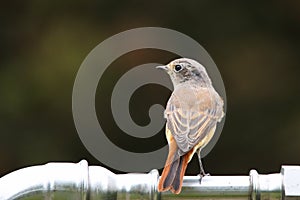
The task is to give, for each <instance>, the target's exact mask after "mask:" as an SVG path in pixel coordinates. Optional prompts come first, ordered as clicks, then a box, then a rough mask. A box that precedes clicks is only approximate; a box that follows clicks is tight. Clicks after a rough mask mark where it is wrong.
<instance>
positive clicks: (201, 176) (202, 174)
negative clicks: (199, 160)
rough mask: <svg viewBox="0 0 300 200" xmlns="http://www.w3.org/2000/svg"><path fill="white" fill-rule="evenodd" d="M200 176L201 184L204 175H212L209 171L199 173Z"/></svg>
mask: <svg viewBox="0 0 300 200" xmlns="http://www.w3.org/2000/svg"><path fill="white" fill-rule="evenodd" d="M198 176H200V179H199V182H200V184H201V182H202V178H203V177H204V176H210V174H209V173H200V174H198Z"/></svg>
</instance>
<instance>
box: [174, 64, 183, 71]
mask: <svg viewBox="0 0 300 200" xmlns="http://www.w3.org/2000/svg"><path fill="white" fill-rule="evenodd" d="M174 70H175V72H179V71H180V70H182V66H181V65H175V67H174Z"/></svg>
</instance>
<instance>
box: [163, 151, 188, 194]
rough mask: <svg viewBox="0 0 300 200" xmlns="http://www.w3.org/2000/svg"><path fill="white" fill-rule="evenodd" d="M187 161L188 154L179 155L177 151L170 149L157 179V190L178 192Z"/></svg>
mask: <svg viewBox="0 0 300 200" xmlns="http://www.w3.org/2000/svg"><path fill="white" fill-rule="evenodd" d="M188 162H189V155H188V154H186V155H183V156H179V155H178V151H175V152H174V151H173V152H172V151H170V152H169V155H168V159H167V161H166V165H165V168H164V170H163V172H162V174H161V177H160V179H159V183H158V191H160V192H164V191H167V190H171V191H172V192H173V193H175V194H179V193H180V191H181V187H182V181H183V176H184V173H185V170H186V167H187V164H188Z"/></svg>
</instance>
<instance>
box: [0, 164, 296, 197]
mask: <svg viewBox="0 0 300 200" xmlns="http://www.w3.org/2000/svg"><path fill="white" fill-rule="evenodd" d="M158 179H159V174H158V171H157V170H152V171H151V172H150V173H148V174H119V175H116V174H114V173H112V172H110V171H109V170H107V169H105V168H103V167H99V166H88V164H87V162H86V161H84V160H83V161H81V162H79V163H78V164H74V163H48V164H46V165H40V166H33V167H27V168H24V169H20V170H17V171H15V172H12V173H10V174H8V175H6V176H4V177H2V178H0V200H16V199H18V200H25V199H26V200H28V199H45V200H55V199H57V200H58V199H70V200H71V199H72V200H73V199H74V200H96V199H112V200H113V199H118V200H121V199H126V200H129V199H150V200H159V199H163V200H165V199H209V200H212V199H221V200H223V199H235V200H249V199H250V200H267V199H269V200H294V199H295V200H297V199H300V166H282V168H281V172H280V173H277V174H268V175H259V174H258V173H257V172H256V171H255V170H251V171H250V176H206V177H204V178H203V179H202V180H201V184H200V181H199V176H185V177H184V180H183V187H182V191H181V193H180V194H179V195H175V194H172V193H170V192H164V193H158V192H157V182H158Z"/></svg>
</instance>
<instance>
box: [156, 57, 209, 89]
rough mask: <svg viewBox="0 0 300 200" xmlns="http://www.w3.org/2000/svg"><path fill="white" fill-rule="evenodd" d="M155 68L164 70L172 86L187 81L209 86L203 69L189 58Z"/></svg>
mask: <svg viewBox="0 0 300 200" xmlns="http://www.w3.org/2000/svg"><path fill="white" fill-rule="evenodd" d="M156 68H158V69H163V70H165V71H166V72H167V73H168V74H169V75H170V78H171V80H172V82H173V85H174V86H176V85H178V84H181V83H184V82H188V81H196V82H199V84H202V85H203V84H204V85H206V86H210V85H211V80H210V78H209V76H208V74H207V72H206V70H205V68H204V67H203V66H202V65H201V64H200V63H198V62H197V61H195V60H192V59H189V58H180V59H176V60H173V61H172V62H170V63H169V64H167V65H163V66H157V67H156Z"/></svg>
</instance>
